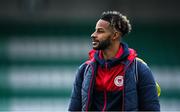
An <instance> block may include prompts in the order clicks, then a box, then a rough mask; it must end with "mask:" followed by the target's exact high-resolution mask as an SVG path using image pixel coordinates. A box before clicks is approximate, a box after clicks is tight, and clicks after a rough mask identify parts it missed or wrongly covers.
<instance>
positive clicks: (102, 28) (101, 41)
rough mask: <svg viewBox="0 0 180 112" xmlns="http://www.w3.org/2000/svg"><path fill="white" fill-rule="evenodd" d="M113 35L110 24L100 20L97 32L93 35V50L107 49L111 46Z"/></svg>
mask: <svg viewBox="0 0 180 112" xmlns="http://www.w3.org/2000/svg"><path fill="white" fill-rule="evenodd" d="M112 35H113V32H112V29H111V27H110V23H109V22H107V21H104V20H101V19H100V20H99V21H98V22H97V24H96V28H95V32H94V33H93V34H92V35H91V37H92V47H93V49H95V50H105V49H107V48H108V47H109V46H110V45H111V37H112Z"/></svg>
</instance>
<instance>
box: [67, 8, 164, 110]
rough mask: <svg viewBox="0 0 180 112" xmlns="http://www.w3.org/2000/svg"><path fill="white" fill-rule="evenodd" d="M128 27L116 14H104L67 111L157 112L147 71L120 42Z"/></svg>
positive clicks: (111, 12)
mask: <svg viewBox="0 0 180 112" xmlns="http://www.w3.org/2000/svg"><path fill="white" fill-rule="evenodd" d="M130 30H131V25H130V23H129V20H128V19H127V18H126V16H124V15H122V14H121V13H119V12H117V11H107V12H104V13H103V14H102V16H101V18H100V19H99V21H98V22H97V24H96V28H95V32H94V33H93V34H92V35H91V37H92V47H93V50H91V51H90V53H89V57H90V59H89V60H88V61H86V62H85V63H83V64H82V65H81V66H80V67H79V69H78V71H77V74H76V79H75V82H74V87H73V91H72V96H71V99H70V104H69V111H80V110H82V111H88V110H90V111H118V110H120V111H136V110H146V111H147V110H151V111H159V110H160V104H159V99H158V95H157V90H156V84H155V81H154V78H153V75H152V73H151V71H150V68H149V67H148V66H147V65H146V63H145V62H143V61H142V60H141V59H139V58H137V57H136V56H137V54H136V52H135V50H133V49H130V48H128V45H127V44H126V43H124V42H122V37H123V36H124V35H125V34H127V33H129V32H130Z"/></svg>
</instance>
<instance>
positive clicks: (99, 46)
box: [93, 38, 111, 50]
mask: <svg viewBox="0 0 180 112" xmlns="http://www.w3.org/2000/svg"><path fill="white" fill-rule="evenodd" d="M110 45H111V41H110V38H107V39H106V40H102V41H96V42H95V45H93V49H94V50H105V49H107V48H108V47H109V46H110Z"/></svg>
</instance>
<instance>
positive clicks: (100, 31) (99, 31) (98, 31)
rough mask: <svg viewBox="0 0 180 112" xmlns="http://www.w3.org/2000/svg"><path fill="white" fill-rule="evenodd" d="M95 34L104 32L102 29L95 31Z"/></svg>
mask: <svg viewBox="0 0 180 112" xmlns="http://www.w3.org/2000/svg"><path fill="white" fill-rule="evenodd" d="M96 32H97V33H104V30H103V29H97V31H96Z"/></svg>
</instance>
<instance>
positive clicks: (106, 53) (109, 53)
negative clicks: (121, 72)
mask: <svg viewBox="0 0 180 112" xmlns="http://www.w3.org/2000/svg"><path fill="white" fill-rule="evenodd" d="M119 46H120V42H119V41H118V42H116V43H114V44H112V46H110V47H109V48H108V49H105V50H102V54H103V57H104V59H105V60H108V59H111V58H113V57H115V56H116V54H117V52H118V50H119Z"/></svg>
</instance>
